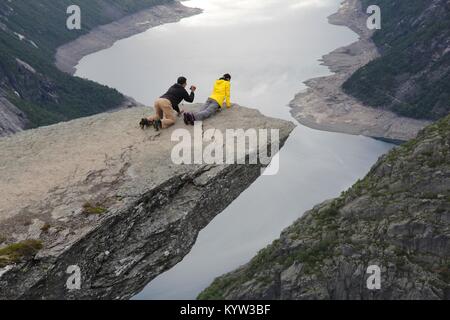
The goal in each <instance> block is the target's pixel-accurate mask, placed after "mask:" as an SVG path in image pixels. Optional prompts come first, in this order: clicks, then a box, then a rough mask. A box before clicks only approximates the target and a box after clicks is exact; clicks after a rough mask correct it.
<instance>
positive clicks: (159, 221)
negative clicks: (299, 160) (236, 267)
mask: <svg viewBox="0 0 450 320" xmlns="http://www.w3.org/2000/svg"><path fill="white" fill-rule="evenodd" d="M194 107H197V106H194ZM149 112H151V110H150V109H149V108H131V109H127V110H122V111H118V112H115V113H105V114H100V115H96V116H92V117H89V118H83V119H78V120H74V121H71V122H66V123H59V124H56V125H53V126H49V127H42V128H38V129H34V130H29V131H25V132H21V133H18V134H16V135H14V136H11V137H5V138H1V139H0V150H2V152H1V154H0V176H1V177H2V179H1V181H0V194H2V197H1V198H0V299H25V298H28V299H30V298H31V299H94V298H95V299H126V298H129V297H131V296H133V295H134V294H135V293H137V292H139V291H140V290H141V289H142V288H143V287H144V286H145V285H146V284H147V283H148V282H149V281H150V280H151V279H153V278H154V277H156V276H157V275H159V274H160V273H162V272H164V271H165V270H167V269H168V268H170V267H172V266H173V265H175V264H176V263H178V262H179V261H180V260H181V259H182V258H183V257H184V255H186V254H187V253H188V252H189V250H190V248H191V247H192V246H193V244H194V242H195V239H196V237H197V234H198V232H199V231H200V230H201V229H202V228H203V227H205V226H206V225H207V224H208V223H209V222H210V221H211V220H212V219H213V218H214V217H215V216H216V215H217V214H219V213H220V212H221V211H222V210H223V209H224V208H225V207H226V206H228V205H229V204H230V203H231V202H232V201H233V200H234V199H235V198H236V197H237V196H238V195H239V194H240V193H241V192H242V191H244V190H245V189H246V188H247V187H248V186H249V185H250V184H251V183H252V182H253V181H254V180H255V179H256V178H257V177H258V176H259V175H260V174H261V168H262V167H263V165H262V164H256V165H252V164H244V165H239V164H224V165H205V164H195V165H176V164H174V163H173V162H172V160H171V152H172V149H173V147H174V146H175V145H176V144H177V143H176V142H172V141H171V135H172V133H173V131H174V130H176V129H179V128H185V129H189V130H190V133H192V134H193V131H194V129H193V127H186V126H185V125H184V124H183V123H182V121H179V123H178V124H177V125H176V126H174V127H173V128H171V129H169V130H163V131H159V132H156V131H154V130H153V129H149V130H146V131H142V130H141V129H140V128H139V126H138V122H139V120H140V119H141V118H142V117H143V116H144V115H148V114H149ZM293 127H294V125H293V124H292V123H289V122H287V121H282V120H277V119H272V118H267V117H265V116H263V115H261V114H260V113H259V112H258V111H256V110H252V109H247V108H244V107H239V106H235V107H234V108H233V109H231V110H226V111H223V112H222V113H220V114H218V115H217V116H216V117H214V118H213V119H211V120H209V121H207V122H205V123H204V124H203V132H204V131H205V130H206V129H208V128H215V129H218V130H223V131H225V129H244V130H246V129H249V128H255V129H263V128H266V129H279V130H280V131H279V140H280V141H279V142H280V144H281V145H282V144H283V143H284V141H286V139H287V138H288V136H289V134H290V132H291V131H292V130H293ZM203 132H201V134H203ZM268 143H270V142H269V141H267V142H266V144H268ZM69 266H76V267H79V268H80V270H81V289H80V290H68V289H67V286H66V282H67V280H68V278H69V276H70V274H68V273H67V270H68V267H69Z"/></svg>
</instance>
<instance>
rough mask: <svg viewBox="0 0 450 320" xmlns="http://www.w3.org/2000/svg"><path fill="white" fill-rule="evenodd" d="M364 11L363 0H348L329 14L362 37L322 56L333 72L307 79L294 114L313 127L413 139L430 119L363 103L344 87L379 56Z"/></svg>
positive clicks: (389, 137)
mask: <svg viewBox="0 0 450 320" xmlns="http://www.w3.org/2000/svg"><path fill="white" fill-rule="evenodd" d="M364 11H365V10H363V8H362V7H361V2H360V0H345V1H344V3H343V4H342V6H341V8H340V9H339V11H338V12H337V13H336V14H333V15H332V16H330V17H329V22H330V23H331V24H335V25H343V26H347V27H349V28H350V29H351V30H353V31H354V32H356V33H357V34H358V35H359V36H360V39H359V41H357V42H355V43H352V44H350V45H349V46H346V47H342V48H339V49H336V50H335V51H333V52H331V53H329V54H327V55H325V56H324V57H323V64H324V65H326V66H328V67H329V69H330V70H331V71H332V72H334V74H332V75H330V76H327V77H320V78H315V79H311V80H308V81H306V82H305V84H306V85H307V87H308V89H307V90H305V91H304V92H301V93H299V94H298V95H297V96H296V97H295V98H294V100H293V101H292V102H291V104H290V107H291V108H292V110H291V114H292V115H293V117H294V118H295V119H297V120H298V121H299V122H300V123H302V124H303V125H306V126H308V127H311V128H314V129H319V130H325V131H333V132H342V133H348V134H356V135H365V136H370V137H375V138H380V139H383V140H387V141H394V142H397V141H405V140H409V139H412V138H414V137H415V136H416V135H417V133H418V131H419V130H421V129H422V128H423V127H425V126H426V125H428V124H429V123H430V122H429V121H421V120H415V119H410V118H405V117H400V116H398V115H396V114H394V113H392V112H389V111H383V110H380V109H374V108H370V107H367V106H364V105H363V104H362V103H361V102H360V101H358V100H357V99H355V98H353V97H351V96H349V95H347V94H345V93H344V92H343V90H342V89H341V86H342V84H343V83H344V82H345V81H346V80H347V79H348V78H349V77H350V76H351V75H352V74H353V73H354V72H355V71H356V70H358V69H359V68H361V67H362V66H364V65H366V64H367V63H369V62H370V61H372V60H373V59H375V58H377V57H379V53H378V49H377V48H376V46H375V44H374V43H373V42H372V40H371V36H372V31H371V30H369V29H367V27H366V20H367V15H366V14H365V13H364Z"/></svg>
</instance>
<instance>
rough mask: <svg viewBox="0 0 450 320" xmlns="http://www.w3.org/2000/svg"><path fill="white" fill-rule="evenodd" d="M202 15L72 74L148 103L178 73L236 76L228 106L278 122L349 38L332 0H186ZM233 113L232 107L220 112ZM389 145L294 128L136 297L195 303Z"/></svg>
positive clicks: (202, 95) (203, 87)
mask: <svg viewBox="0 0 450 320" xmlns="http://www.w3.org/2000/svg"><path fill="white" fill-rule="evenodd" d="M185 4H186V5H189V6H195V7H200V8H203V9H204V10H205V12H204V13H203V14H201V15H198V16H195V17H191V18H187V19H184V20H182V21H181V22H179V23H175V24H167V25H163V26H160V27H157V28H154V29H151V30H149V31H147V32H145V33H142V34H139V35H136V36H134V37H131V38H129V39H125V40H122V41H119V42H117V43H116V44H115V45H114V46H113V47H112V48H110V49H107V50H104V51H101V52H98V53H95V54H93V55H90V56H88V57H86V58H84V59H83V60H82V61H81V63H80V65H79V66H78V72H77V75H79V76H82V77H86V78H89V79H92V80H95V81H98V82H100V83H103V84H107V85H109V86H112V87H115V88H117V89H119V90H120V91H121V92H123V93H125V94H127V95H130V96H132V97H134V98H135V99H137V100H138V101H141V102H145V103H147V104H151V102H152V101H153V100H154V99H155V98H157V97H158V96H159V95H161V94H162V93H163V92H164V91H165V90H166V89H167V87H168V86H170V85H171V84H172V83H173V82H174V81H175V79H176V78H177V77H178V76H179V75H181V74H183V75H186V76H187V77H188V78H189V81H190V83H193V84H196V85H197V86H198V87H199V90H198V95H197V101H200V102H201V101H203V100H205V99H206V98H207V96H208V95H209V93H210V90H211V86H212V83H213V80H214V79H216V78H217V77H218V76H219V75H221V74H223V73H226V72H229V73H231V74H232V75H233V81H232V98H233V102H236V103H239V104H241V105H245V106H249V107H256V108H258V109H259V110H261V112H263V113H264V114H266V115H270V116H274V117H280V118H284V119H290V120H292V118H291V117H290V115H289V108H287V107H286V106H287V104H288V103H289V100H291V99H292V98H293V96H294V95H295V94H296V93H297V92H298V91H300V90H302V89H303V88H304V87H303V85H302V81H305V80H307V79H309V78H312V77H316V76H321V75H326V74H328V70H327V68H325V67H323V66H320V65H319V63H318V62H317V60H318V59H320V57H321V56H322V55H323V54H324V53H327V52H329V51H331V50H333V49H335V48H337V47H340V46H343V45H346V44H348V43H350V42H352V41H354V40H356V38H357V37H356V35H355V34H354V33H352V32H351V31H350V30H348V29H346V28H343V27H337V26H332V25H329V24H328V23H327V20H326V17H327V16H328V15H329V14H331V13H333V12H335V11H336V10H337V8H338V6H339V0H234V1H232V0H227V1H223V0H192V1H187V2H185ZM227 112H232V110H230V111H227ZM390 148H391V145H390V144H387V143H383V142H379V141H375V140H372V139H369V138H365V137H357V136H349V135H343V134H337V133H329V132H321V131H316V130H312V129H309V128H306V127H304V126H299V127H298V128H297V129H296V130H295V131H294V132H293V134H292V135H291V137H290V138H289V140H288V142H287V143H286V145H285V146H284V148H283V149H282V151H281V153H280V172H279V174H278V175H276V176H263V177H261V178H260V179H258V180H257V181H256V182H255V183H254V184H253V185H252V186H251V187H250V188H249V189H248V190H247V191H245V192H244V193H243V194H242V195H241V196H240V197H239V198H238V199H237V200H236V201H235V202H233V203H232V204H231V205H230V206H229V207H228V208H227V209H226V210H225V211H224V212H223V213H222V214H220V215H219V216H218V217H217V218H216V219H214V220H213V221H212V223H211V224H210V225H209V226H208V227H207V228H205V229H204V230H203V231H202V232H201V233H200V235H199V238H198V240H197V243H196V245H195V246H194V248H193V250H192V251H191V253H190V254H189V255H188V256H186V257H185V259H184V260H183V261H182V262H181V263H179V264H178V265H177V266H175V267H174V268H172V269H171V270H169V271H168V272H166V273H164V274H162V275H160V276H159V277H158V278H156V279H155V280H154V281H152V282H151V283H150V284H149V286H147V288H146V289H145V290H144V291H143V292H142V293H140V294H139V295H137V297H136V299H193V298H195V297H196V296H197V294H198V293H199V292H200V291H201V290H202V289H204V288H205V287H206V286H207V285H208V284H209V283H211V281H212V280H213V279H214V278H215V277H217V276H219V275H221V274H223V273H225V272H229V271H231V270H234V269H235V268H236V267H238V266H240V265H242V264H244V263H246V262H247V261H249V259H250V258H251V257H252V256H254V255H255V254H256V253H257V251H258V250H260V249H261V248H263V247H264V246H266V245H267V244H269V243H270V242H271V241H273V240H274V239H275V238H277V237H278V236H279V234H280V232H281V231H282V230H283V229H284V228H285V227H287V226H289V225H290V224H291V223H292V222H293V221H294V220H296V219H297V218H298V217H300V216H301V215H302V214H303V213H304V212H305V211H306V210H308V209H310V208H311V207H312V206H314V205H315V204H317V203H320V202H322V201H323V200H325V199H328V198H332V197H335V196H337V195H338V194H339V193H340V192H341V191H343V190H344V189H346V188H348V187H349V186H351V185H352V184H353V183H354V182H355V181H356V180H357V179H358V178H360V177H362V176H364V174H365V173H366V172H367V171H368V170H369V168H370V167H371V165H372V164H373V163H374V162H375V161H376V159H377V158H378V157H379V156H380V155H381V154H383V153H385V152H386V151H387V150H389V149H390Z"/></svg>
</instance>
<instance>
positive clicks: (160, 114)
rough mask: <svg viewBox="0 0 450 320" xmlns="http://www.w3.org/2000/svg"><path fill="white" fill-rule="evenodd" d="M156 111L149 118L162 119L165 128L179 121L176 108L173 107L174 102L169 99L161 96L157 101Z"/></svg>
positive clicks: (153, 119) (152, 119) (151, 119)
mask: <svg viewBox="0 0 450 320" xmlns="http://www.w3.org/2000/svg"><path fill="white" fill-rule="evenodd" d="M155 112H156V114H155V115H153V116H151V117H149V118H148V120H150V121H155V120H161V122H162V127H163V128H164V129H165V128H168V127H170V126H173V125H174V124H175V122H176V121H177V117H176V115H175V110H173V108H172V103H170V101H169V100H167V99H164V98H159V99H158V100H156V101H155Z"/></svg>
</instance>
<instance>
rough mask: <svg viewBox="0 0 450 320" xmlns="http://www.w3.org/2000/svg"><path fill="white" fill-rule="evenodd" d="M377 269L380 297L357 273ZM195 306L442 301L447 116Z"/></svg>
mask: <svg viewBox="0 0 450 320" xmlns="http://www.w3.org/2000/svg"><path fill="white" fill-rule="evenodd" d="M371 265H378V266H379V267H380V268H381V272H382V273H381V290H369V289H367V284H366V283H367V279H368V277H369V275H368V274H366V271H367V268H368V267H369V266H371ZM199 298H200V299H450V116H448V117H446V118H444V119H442V120H441V121H439V122H437V123H436V124H433V125H431V126H429V127H427V128H426V129H424V130H423V131H422V132H421V133H420V134H419V136H418V137H417V139H414V140H412V141H410V142H408V143H406V144H405V145H403V146H400V147H398V148H396V149H394V150H393V151H391V152H390V153H389V154H387V155H385V156H383V157H382V158H381V159H380V160H379V161H378V163H377V164H376V165H375V166H374V167H373V168H372V170H371V171H370V173H369V174H368V175H367V176H366V177H365V178H364V179H363V180H361V181H358V182H357V183H356V184H355V185H354V186H353V187H352V188H351V189H349V190H348V191H346V192H344V193H343V194H342V195H341V196H340V197H339V198H337V199H334V200H330V201H327V202H325V203H323V204H321V205H318V206H317V207H315V208H314V209H312V210H311V211H309V212H307V213H306V214H305V215H304V216H303V217H302V218H300V219H299V220H298V221H297V222H296V223H294V224H293V225H292V226H291V227H289V228H288V229H286V230H285V231H284V232H283V233H282V235H281V238H280V239H279V240H276V241H275V242H274V243H273V244H272V245H270V246H269V247H267V248H265V249H264V250H262V251H261V252H260V253H259V254H258V255H257V256H256V257H255V258H254V259H253V260H252V261H251V262H250V263H249V264H247V265H245V266H243V267H241V268H240V269H238V270H237V271H235V272H232V273H230V274H227V275H225V276H222V277H220V278H218V279H217V280H216V281H215V282H214V283H213V284H212V285H211V286H210V287H209V288H207V289H206V290H205V291H204V292H203V293H202V294H201V295H200V297H199Z"/></svg>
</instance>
